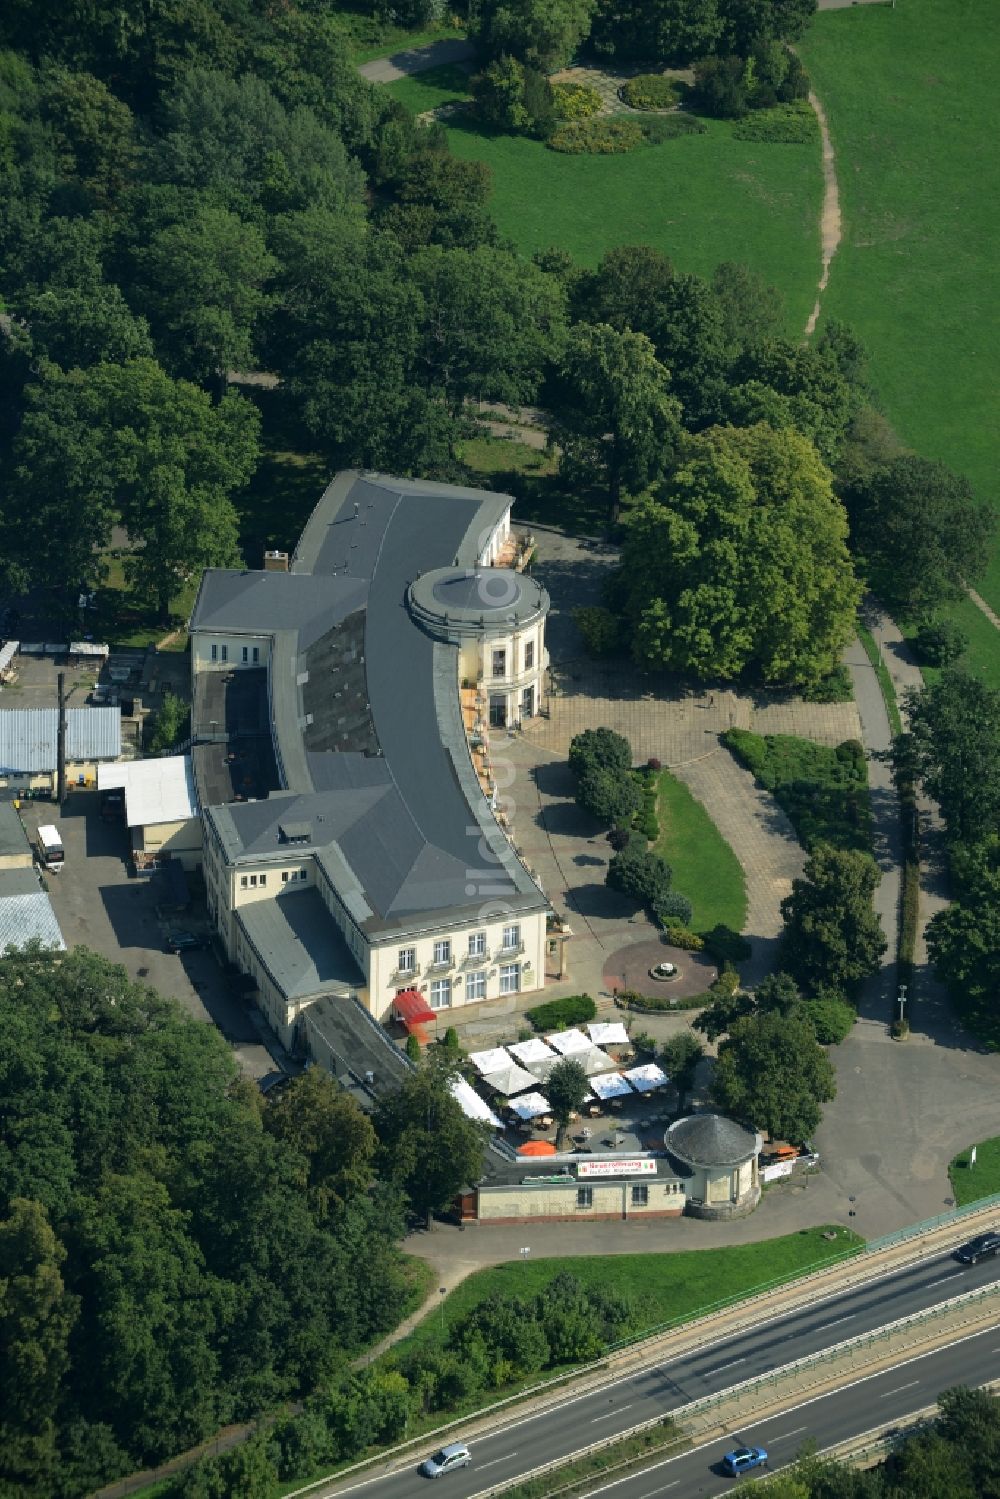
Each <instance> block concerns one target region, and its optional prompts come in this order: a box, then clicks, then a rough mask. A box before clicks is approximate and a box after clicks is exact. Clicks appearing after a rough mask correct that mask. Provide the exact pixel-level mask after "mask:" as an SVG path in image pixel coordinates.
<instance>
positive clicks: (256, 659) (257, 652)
mask: <svg viewBox="0 0 1000 1499" xmlns="http://www.w3.org/2000/svg"><path fill="white" fill-rule="evenodd" d="M259 661H260V646H259V645H255V646H254V648H253V664H254V666H256V665H257V663H258V662H259Z"/></svg>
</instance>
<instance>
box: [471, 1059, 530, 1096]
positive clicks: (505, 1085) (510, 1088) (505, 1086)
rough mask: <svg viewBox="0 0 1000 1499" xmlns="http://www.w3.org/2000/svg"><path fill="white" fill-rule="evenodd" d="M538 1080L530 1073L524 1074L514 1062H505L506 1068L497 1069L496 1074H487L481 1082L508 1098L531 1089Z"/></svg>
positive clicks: (521, 1068) (523, 1070) (522, 1069)
mask: <svg viewBox="0 0 1000 1499" xmlns="http://www.w3.org/2000/svg"><path fill="white" fill-rule="evenodd" d="M537 1081H538V1079H537V1077H535V1076H534V1074H533V1073H531V1072H526V1071H525V1069H524V1068H523V1067H519V1066H518V1065H517V1063H516V1062H512V1061H509V1060H508V1062H507V1065H506V1067H498V1068H497V1070H496V1072H488V1073H487V1074H486V1076H485V1077H484V1078H483V1082H484V1083H486V1084H487V1086H488V1087H490V1088H492V1089H493V1090H494V1092H496V1093H503V1094H504V1095H505V1097H507V1098H509V1097H510V1095H511V1094H512V1093H523V1092H524V1090H525V1088H533V1087H534V1086H535V1084H536V1083H537Z"/></svg>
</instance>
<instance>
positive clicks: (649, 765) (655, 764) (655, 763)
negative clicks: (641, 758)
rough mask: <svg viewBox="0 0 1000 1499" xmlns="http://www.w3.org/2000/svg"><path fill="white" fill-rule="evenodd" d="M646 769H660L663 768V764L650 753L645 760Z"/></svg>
mask: <svg viewBox="0 0 1000 1499" xmlns="http://www.w3.org/2000/svg"><path fill="white" fill-rule="evenodd" d="M646 769H647V770H653V771H657V770H662V769H663V765H662V762H661V761H659V760H658V759H657V758H656V756H655V755H650V757H649V759H648V760H647V761H646Z"/></svg>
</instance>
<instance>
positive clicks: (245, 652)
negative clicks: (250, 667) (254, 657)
mask: <svg viewBox="0 0 1000 1499" xmlns="http://www.w3.org/2000/svg"><path fill="white" fill-rule="evenodd" d="M249 660H250V647H249V646H248V645H245V646H244V647H243V662H244V665H245V664H246V663H247V662H248V661H249Z"/></svg>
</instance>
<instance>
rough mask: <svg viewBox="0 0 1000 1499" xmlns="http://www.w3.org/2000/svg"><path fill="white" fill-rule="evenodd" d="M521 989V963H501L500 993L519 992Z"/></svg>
mask: <svg viewBox="0 0 1000 1499" xmlns="http://www.w3.org/2000/svg"><path fill="white" fill-rule="evenodd" d="M520 990H521V965H520V963H501V965H500V993H501V994H518V993H520Z"/></svg>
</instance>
